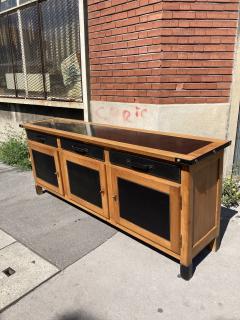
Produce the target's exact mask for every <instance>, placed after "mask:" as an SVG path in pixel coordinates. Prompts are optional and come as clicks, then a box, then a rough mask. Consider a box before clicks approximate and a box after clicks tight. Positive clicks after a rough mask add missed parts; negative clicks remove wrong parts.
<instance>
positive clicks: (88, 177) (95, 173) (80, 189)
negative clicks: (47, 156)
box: [61, 151, 108, 217]
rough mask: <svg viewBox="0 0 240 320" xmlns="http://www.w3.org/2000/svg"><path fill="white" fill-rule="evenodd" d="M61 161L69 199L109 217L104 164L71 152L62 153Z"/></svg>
mask: <svg viewBox="0 0 240 320" xmlns="http://www.w3.org/2000/svg"><path fill="white" fill-rule="evenodd" d="M61 159H62V166H63V172H64V182H65V192H66V195H67V197H68V198H69V199H70V200H73V201H75V202H76V203H79V204H80V205H82V206H83V207H86V208H88V209H90V210H92V211H93V212H95V213H97V214H100V215H102V216H105V217H108V204H107V188H106V174H105V166H104V163H103V162H101V161H98V160H95V159H90V158H87V157H84V156H81V155H76V154H74V153H72V152H69V151H61Z"/></svg>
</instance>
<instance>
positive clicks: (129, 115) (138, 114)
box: [122, 107, 148, 122]
mask: <svg viewBox="0 0 240 320" xmlns="http://www.w3.org/2000/svg"><path fill="white" fill-rule="evenodd" d="M146 112H148V110H147V109H146V108H145V109H142V108H141V107H135V110H133V111H132V112H131V111H130V110H124V111H123V113H122V115H123V120H124V121H127V122H132V121H134V120H135V119H136V118H137V119H141V118H143V117H144V113H146Z"/></svg>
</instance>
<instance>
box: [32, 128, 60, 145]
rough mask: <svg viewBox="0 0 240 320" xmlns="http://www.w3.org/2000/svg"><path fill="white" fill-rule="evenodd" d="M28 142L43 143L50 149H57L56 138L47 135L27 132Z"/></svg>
mask: <svg viewBox="0 0 240 320" xmlns="http://www.w3.org/2000/svg"><path fill="white" fill-rule="evenodd" d="M27 137H28V139H29V140H32V141H36V142H39V143H43V144H46V145H49V146H52V147H57V138H56V137H54V136H51V135H49V134H45V133H41V132H36V131H29V130H27Z"/></svg>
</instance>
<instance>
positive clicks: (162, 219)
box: [117, 177, 170, 240]
mask: <svg viewBox="0 0 240 320" xmlns="http://www.w3.org/2000/svg"><path fill="white" fill-rule="evenodd" d="M117 181H118V182H117V183H118V192H119V194H118V197H119V206H120V217H121V218H123V219H126V220H128V221H130V222H131V223H134V224H135V225H137V226H139V227H141V228H143V229H145V230H147V231H150V232H152V233H154V234H156V235H158V236H160V237H162V238H164V239H166V240H170V199H169V195H168V194H165V193H163V192H160V191H157V190H154V189H151V188H148V187H146V186H143V185H139V184H137V183H134V182H131V181H128V180H125V179H122V178H119V177H118V179H117Z"/></svg>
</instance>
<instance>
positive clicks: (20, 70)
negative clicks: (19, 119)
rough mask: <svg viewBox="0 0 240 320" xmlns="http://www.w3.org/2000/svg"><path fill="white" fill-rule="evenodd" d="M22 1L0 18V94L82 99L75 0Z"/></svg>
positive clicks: (39, 97)
mask: <svg viewBox="0 0 240 320" xmlns="http://www.w3.org/2000/svg"><path fill="white" fill-rule="evenodd" d="M4 2H9V3H8V6H9V5H10V1H8V0H7V1H1V8H0V9H1V10H2V8H3V7H2V5H3V3H4ZM24 2H27V4H28V5H27V6H21V7H19V8H18V7H17V8H15V9H16V10H15V9H14V10H11V11H9V12H7V13H6V14H4V15H1V16H0V96H5V97H19V98H26V99H27V98H31V99H34V98H36V99H48V100H61V101H80V102H82V75H81V52H80V26H79V14H78V5H79V4H78V0H45V1H37V2H36V1H35V2H32V3H30V4H29V1H24V0H17V5H21V4H22V3H24ZM11 3H13V1H11ZM5 9H6V7H5Z"/></svg>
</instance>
